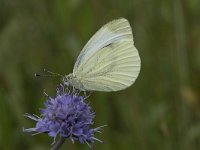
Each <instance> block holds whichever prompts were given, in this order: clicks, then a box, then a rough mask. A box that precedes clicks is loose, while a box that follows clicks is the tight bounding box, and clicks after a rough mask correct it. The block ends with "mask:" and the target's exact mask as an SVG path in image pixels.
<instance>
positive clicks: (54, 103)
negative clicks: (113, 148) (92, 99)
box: [24, 85, 102, 145]
mask: <svg viewBox="0 0 200 150" xmlns="http://www.w3.org/2000/svg"><path fill="white" fill-rule="evenodd" d="M72 93H74V92H72ZM72 93H69V92H66V91H65V87H64V86H62V85H61V86H60V87H59V88H58V89H57V96H56V97H55V98H52V97H48V99H47V101H46V102H45V103H44V106H45V108H44V109H41V117H39V116H36V115H30V114H26V115H25V116H26V117H28V118H30V119H32V120H35V121H36V122H37V123H36V126H35V127H34V128H28V129H24V131H25V132H30V133H33V134H38V133H47V134H48V135H49V136H50V137H53V138H54V142H55V139H56V137H57V136H58V135H59V136H60V137H62V138H69V139H71V141H72V142H73V143H74V142H75V141H77V140H78V141H80V143H82V144H83V143H87V144H88V145H90V144H89V143H92V144H93V143H94V141H99V142H102V141H101V140H99V139H97V138H95V137H94V134H95V132H101V131H100V130H101V128H102V127H97V128H91V127H90V126H91V125H92V124H93V119H94V117H95V114H94V112H92V110H91V107H90V106H89V105H88V104H87V103H86V102H85V97H84V96H77V95H76V94H77V93H74V94H72Z"/></svg>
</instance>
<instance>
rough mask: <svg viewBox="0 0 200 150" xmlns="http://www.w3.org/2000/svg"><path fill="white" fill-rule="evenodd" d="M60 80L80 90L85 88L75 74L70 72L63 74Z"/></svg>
mask: <svg viewBox="0 0 200 150" xmlns="http://www.w3.org/2000/svg"><path fill="white" fill-rule="evenodd" d="M62 81H63V83H64V85H65V86H70V87H74V88H76V89H78V90H80V91H85V88H84V87H83V84H82V83H81V81H80V80H79V79H78V78H77V77H76V76H74V75H73V74H72V73H70V74H68V75H65V76H64V77H63V78H62Z"/></svg>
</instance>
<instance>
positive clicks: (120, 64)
mask: <svg viewBox="0 0 200 150" xmlns="http://www.w3.org/2000/svg"><path fill="white" fill-rule="evenodd" d="M140 66H141V61H140V57H139V54H138V51H137V49H136V48H135V46H134V42H133V35H132V30H131V26H130V24H129V22H128V20H126V19H125V18H120V19H117V20H113V21H111V22H109V23H107V24H106V25H104V26H103V27H102V28H101V29H100V30H99V31H97V32H96V34H95V35H93V36H92V38H91V39H90V40H89V41H88V42H87V44H86V45H85V46H84V48H83V50H82V51H81V53H80V54H79V56H78V58H77V60H76V63H75V65H74V69H73V73H71V74H69V75H66V76H65V77H64V78H63V82H64V84H65V85H71V86H73V87H74V88H76V89H78V90H80V91H107V92H108V91H119V90H123V89H125V88H127V87H129V86H131V85H132V84H133V83H134V82H135V80H136V78H137V77H138V75H139V72H140Z"/></svg>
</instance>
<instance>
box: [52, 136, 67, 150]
mask: <svg viewBox="0 0 200 150" xmlns="http://www.w3.org/2000/svg"><path fill="white" fill-rule="evenodd" d="M64 142H65V138H63V137H60V139H59V140H58V141H57V142H56V143H55V144H54V145H53V147H52V148H51V149H50V150H59V149H60V147H61V146H62V145H63V143H64Z"/></svg>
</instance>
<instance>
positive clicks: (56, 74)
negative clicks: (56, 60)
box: [44, 69, 63, 77]
mask: <svg viewBox="0 0 200 150" xmlns="http://www.w3.org/2000/svg"><path fill="white" fill-rule="evenodd" d="M44 72H46V73H48V74H49V75H52V76H59V77H63V75H61V74H59V73H55V72H52V71H49V70H47V69H44Z"/></svg>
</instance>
